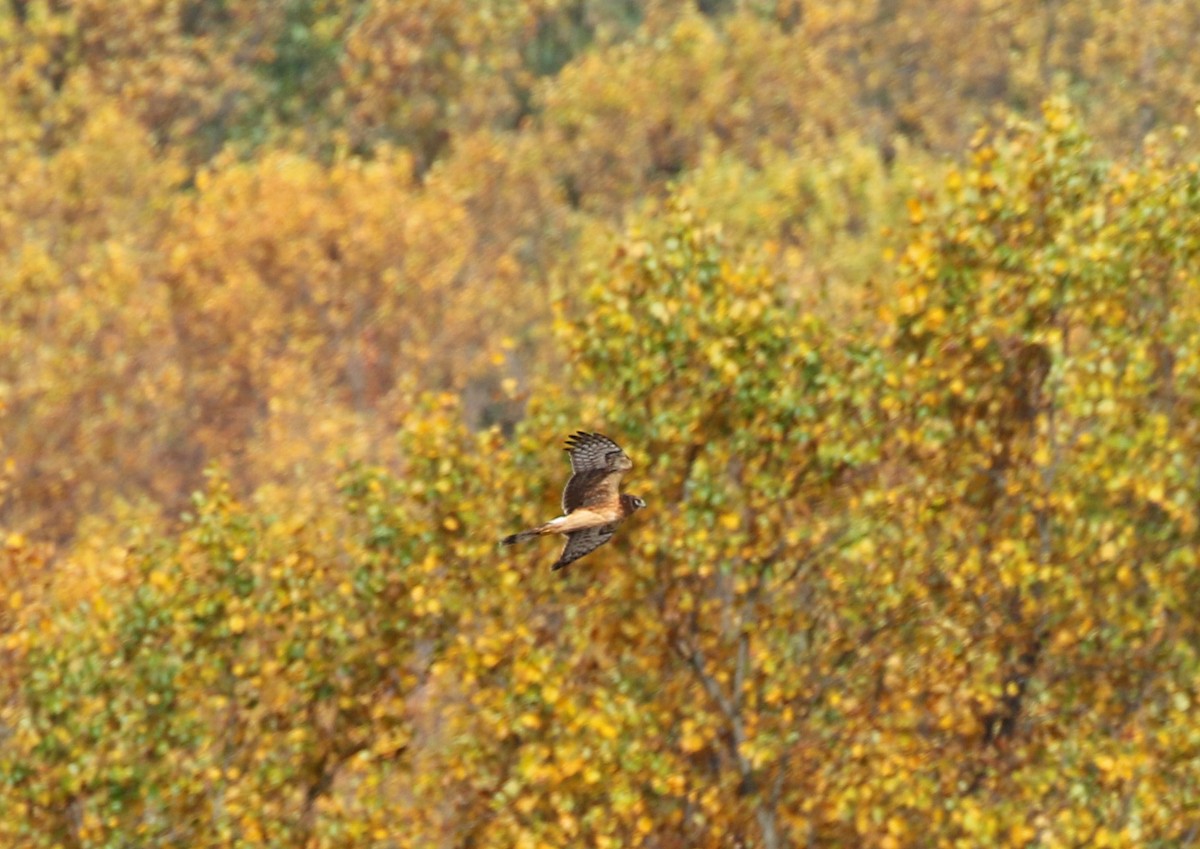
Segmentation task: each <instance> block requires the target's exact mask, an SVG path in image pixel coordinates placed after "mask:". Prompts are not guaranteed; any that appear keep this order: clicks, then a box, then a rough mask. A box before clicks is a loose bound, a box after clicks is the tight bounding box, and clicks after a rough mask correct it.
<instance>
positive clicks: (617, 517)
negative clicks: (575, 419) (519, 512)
mask: <svg viewBox="0 0 1200 849" xmlns="http://www.w3.org/2000/svg"><path fill="white" fill-rule="evenodd" d="M566 450H567V453H568V454H569V455H570V457H571V472H572V474H571V477H570V479H568V480H567V485H566V487H564V488H563V494H562V509H563V515H561V516H559V517H558V518H557V519H551V520H550V521H549V522H546V524H544V525H539V526H538V527H536V528H532V529H530V530H528V531H521V532H520V533H519V534H512V535H511V536H506V537H505V538H504V539H502V540H500V543H501V544H502V545H512V544H513V543H517V542H524V541H525V540H527V539H533V538H534V537H537V536H541V535H542V534H566V537H567V544H566V545H565V546H563V550H562V554H560V555H559V557H558V560H557V561H556V562H555V564H554V566H553V567H551V568H552V569H554V570H558V569H561V568H563V567H564V566H566V565H567V564H569V563H574V562H575V561H576V560H578V559H579V558H580V557H583V556H584V555H585V554H590V553H591V552H593V551H595V550H596V549H597V548H599V547H600V546H602V545H604V543H606V542H608V541H609V540H610V539H612V536H613V533H614V532H615V531H616V529H617V525H619V524H621V522H622V521H623V520H624V519H626V518H628V517H629V516H631V515H633V513H635V512H636V511H638V510H640V509H642V508H643V507H645V506H646V502H645V501H643V500H642V499H640V498H638V497H637V496H636V495H626V494H625V493H623V492H621V491H620V484H621V475H623V474H625V473H626V472H627V471H629V470H630V469H632V468H633V461H632V460H630V459H629V455H627V454H626V453H625V452H624V451H622V450H621V446H619V445H617V443H615V442H613V441H612V440H611V439H609V438H608V437H607V436H601V435H600V434H598V433H584V432H583V431H579V432H578V433H575V434H572V435H571V436H570V437H569V438H568V439H567V449H566Z"/></svg>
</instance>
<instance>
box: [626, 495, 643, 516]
mask: <svg viewBox="0 0 1200 849" xmlns="http://www.w3.org/2000/svg"><path fill="white" fill-rule="evenodd" d="M621 498H622V499H623V500H624V501H625V503H626V505H627V509H628V510H629V512H630V513H633V512H634V511H637V510H641V509H642V508H643V507H645V506H646V500H645V499H644V498H642V497H641V496H640V495H622V496H621Z"/></svg>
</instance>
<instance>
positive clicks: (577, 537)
mask: <svg viewBox="0 0 1200 849" xmlns="http://www.w3.org/2000/svg"><path fill="white" fill-rule="evenodd" d="M616 529H617V525H616V523H615V522H613V523H612V524H608V525H598V526H597V527H594V528H584V529H583V530H582V531H575V532H574V533H570V534H567V544H566V545H565V546H563V550H562V554H560V555H559V556H558V560H557V561H556V562H555V563H554V565H553V566H552V567H551V570H552V571H555V572H557V571H558V570H559V569H561V568H563V567H564V566H566V565H568V564H571V563H574V562H575V561H576V560H578V559H579V558H580V557H583V556H584V555H585V554H591V553H592V552H593V551H595V550H596V549H597V548H599V547H600V546H602V545H604V543H606V542H608V541H609V540H610V539H612V537H613V531H615V530H616Z"/></svg>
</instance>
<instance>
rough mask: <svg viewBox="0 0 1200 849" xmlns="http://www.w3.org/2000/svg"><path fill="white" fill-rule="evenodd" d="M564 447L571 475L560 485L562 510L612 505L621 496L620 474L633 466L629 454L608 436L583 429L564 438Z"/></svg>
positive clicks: (568, 511) (567, 511)
mask: <svg viewBox="0 0 1200 849" xmlns="http://www.w3.org/2000/svg"><path fill="white" fill-rule="evenodd" d="M566 450H567V453H568V454H569V455H570V458H571V471H572V472H574V474H572V475H571V477H570V479H569V480H568V481H567V485H566V486H565V487H564V488H563V497H562V507H563V512H564V513H570V512H571V511H572V510H576V509H578V508H580V507H600V506H605V505H608V506H611V505H614V504H615V503H616V501H617V499H618V498H619V497H620V494H619V493H620V490H619V487H620V483H621V475H622V474H623V473H625V472H627V471H629V470H630V469H632V468H633V461H632V460H630V459H629V455H628V454H626V453H625V452H624V451H622V450H621V446H619V445H617V443H615V442H613V441H612V440H611V439H609V438H608V437H607V436H602V435H601V434H599V433H585V432H584V431H579V432H578V433H574V434H572V435H571V436H570V437H568V438H567V449H566Z"/></svg>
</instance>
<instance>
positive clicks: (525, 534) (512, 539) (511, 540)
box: [500, 528, 542, 545]
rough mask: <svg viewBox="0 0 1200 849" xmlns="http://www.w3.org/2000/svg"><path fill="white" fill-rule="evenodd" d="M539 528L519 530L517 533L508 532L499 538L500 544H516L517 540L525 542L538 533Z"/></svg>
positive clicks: (539, 531)
mask: <svg viewBox="0 0 1200 849" xmlns="http://www.w3.org/2000/svg"><path fill="white" fill-rule="evenodd" d="M541 532H542V529H541V528H534V529H533V530H531V531H521V532H520V533H519V534H509V535H508V536H506V537H505V538H504V539H502V540H500V544H501V545H516V544H517V543H518V542H525V540H527V539H533V538H534V537H536V536H538V535H540V534H541Z"/></svg>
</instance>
